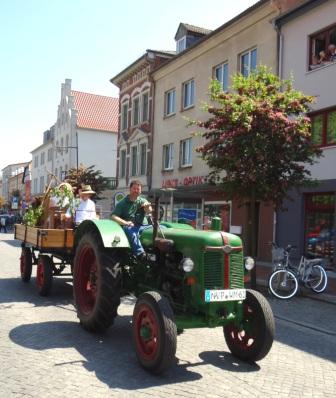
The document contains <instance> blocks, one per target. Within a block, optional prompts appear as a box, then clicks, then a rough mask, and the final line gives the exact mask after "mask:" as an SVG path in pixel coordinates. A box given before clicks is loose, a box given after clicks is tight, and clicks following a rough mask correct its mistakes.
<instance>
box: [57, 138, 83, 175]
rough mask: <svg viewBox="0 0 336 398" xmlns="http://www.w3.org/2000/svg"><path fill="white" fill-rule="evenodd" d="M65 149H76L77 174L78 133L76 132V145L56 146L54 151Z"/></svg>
mask: <svg viewBox="0 0 336 398" xmlns="http://www.w3.org/2000/svg"><path fill="white" fill-rule="evenodd" d="M66 149H76V170H77V174H78V133H77V131H76V145H75V146H57V147H56V151H58V150H59V151H63V150H66Z"/></svg>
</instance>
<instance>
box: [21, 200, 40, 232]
mask: <svg viewBox="0 0 336 398" xmlns="http://www.w3.org/2000/svg"><path fill="white" fill-rule="evenodd" d="M42 216H43V208H42V206H41V205H38V206H37V207H35V206H29V207H28V209H27V210H26V212H25V214H24V216H23V224H25V225H27V226H29V227H36V226H38V225H39V224H40V221H41V219H42Z"/></svg>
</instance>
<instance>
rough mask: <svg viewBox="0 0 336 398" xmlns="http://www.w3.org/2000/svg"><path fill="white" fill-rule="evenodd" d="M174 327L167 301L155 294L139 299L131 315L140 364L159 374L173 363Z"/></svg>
mask: <svg viewBox="0 0 336 398" xmlns="http://www.w3.org/2000/svg"><path fill="white" fill-rule="evenodd" d="M176 336H177V330H176V324H175V321H174V313H173V310H172V308H171V306H170V304H169V301H168V300H167V299H166V298H165V297H163V296H162V295H161V294H159V293H157V292H146V293H144V294H142V295H141V296H139V298H138V300H137V302H136V304H135V307H134V312H133V339H134V343H135V350H136V355H137V357H138V360H139V362H140V363H141V365H142V366H143V367H144V368H145V369H146V370H149V371H150V372H152V373H155V374H160V373H162V372H164V371H165V370H167V369H168V368H169V367H170V366H171V365H172V363H173V362H174V361H175V353H176Z"/></svg>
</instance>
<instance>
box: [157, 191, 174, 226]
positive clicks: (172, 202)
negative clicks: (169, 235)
mask: <svg viewBox="0 0 336 398" xmlns="http://www.w3.org/2000/svg"><path fill="white" fill-rule="evenodd" d="M160 191H162V192H170V221H171V222H172V221H173V207H174V191H176V188H160ZM165 207H166V220H167V203H166V206H165Z"/></svg>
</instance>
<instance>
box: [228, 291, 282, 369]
mask: <svg viewBox="0 0 336 398" xmlns="http://www.w3.org/2000/svg"><path fill="white" fill-rule="evenodd" d="M274 330H275V324H274V317H273V312H272V309H271V307H270V305H269V303H268V301H267V300H266V299H265V297H264V296H263V295H262V294H260V293H259V292H256V291H254V290H247V291H246V299H245V300H244V303H243V318H242V320H241V322H240V324H239V325H237V324H234V323H231V324H228V325H226V326H224V336H225V341H226V344H227V345H228V347H229V350H230V351H231V353H232V354H233V355H234V356H235V357H237V358H239V359H242V360H244V361H253V362H254V361H259V360H260V359H262V358H264V357H265V356H266V355H267V353H268V352H269V350H270V349H271V347H272V344H273V339H274Z"/></svg>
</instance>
